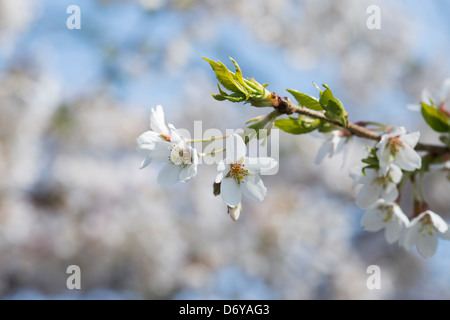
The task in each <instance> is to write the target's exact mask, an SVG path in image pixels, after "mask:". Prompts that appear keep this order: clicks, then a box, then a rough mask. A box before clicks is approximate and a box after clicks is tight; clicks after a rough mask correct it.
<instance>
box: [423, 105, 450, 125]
mask: <svg viewBox="0 0 450 320" xmlns="http://www.w3.org/2000/svg"><path fill="white" fill-rule="evenodd" d="M420 104H421V106H422V108H421V109H422V116H423V118H424V119H425V121H426V123H427V124H428V125H429V126H430V127H431V128H432V129H433V130H434V131H437V132H450V118H449V117H447V115H446V114H445V113H444V112H442V111H441V110H439V109H437V108H435V107H434V106H430V105H428V104H426V103H424V102H421V103H420Z"/></svg>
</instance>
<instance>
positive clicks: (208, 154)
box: [198, 148, 227, 157]
mask: <svg viewBox="0 0 450 320" xmlns="http://www.w3.org/2000/svg"><path fill="white" fill-rule="evenodd" d="M226 150H227V149H226V148H223V149H219V150H214V151H213V152H210V153H199V154H198V156H199V157H206V156H212V155H215V154H217V153H221V152H225V151H226Z"/></svg>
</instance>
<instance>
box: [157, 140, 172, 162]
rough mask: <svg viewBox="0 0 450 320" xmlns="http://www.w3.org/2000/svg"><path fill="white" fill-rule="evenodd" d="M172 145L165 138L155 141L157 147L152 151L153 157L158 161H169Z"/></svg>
mask: <svg viewBox="0 0 450 320" xmlns="http://www.w3.org/2000/svg"><path fill="white" fill-rule="evenodd" d="M171 148H172V145H171V144H170V143H169V142H167V141H164V140H161V141H158V142H157V143H155V148H154V150H153V152H152V158H153V160H155V161H158V162H168V161H169V159H170V150H171Z"/></svg>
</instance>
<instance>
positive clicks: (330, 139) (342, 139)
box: [316, 130, 348, 164]
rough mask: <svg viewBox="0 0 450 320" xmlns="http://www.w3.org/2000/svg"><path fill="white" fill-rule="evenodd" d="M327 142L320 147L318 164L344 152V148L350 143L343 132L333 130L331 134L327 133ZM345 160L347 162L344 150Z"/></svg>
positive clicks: (317, 158)
mask: <svg viewBox="0 0 450 320" xmlns="http://www.w3.org/2000/svg"><path fill="white" fill-rule="evenodd" d="M324 136H325V139H326V140H325V141H324V142H323V144H322V146H321V147H320V149H319V151H318V153H317V157H316V164H320V163H322V161H323V159H324V158H325V156H326V155H327V154H328V157H329V158H331V157H333V156H335V155H336V154H338V153H339V152H341V151H343V150H344V146H345V144H346V143H347V141H348V137H346V136H344V135H343V132H342V131H341V130H333V131H331V132H328V133H325V134H324ZM344 160H345V150H344Z"/></svg>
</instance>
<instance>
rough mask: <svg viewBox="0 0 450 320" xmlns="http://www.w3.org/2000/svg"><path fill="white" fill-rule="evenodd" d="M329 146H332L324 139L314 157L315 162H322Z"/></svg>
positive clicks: (328, 150)
mask: <svg viewBox="0 0 450 320" xmlns="http://www.w3.org/2000/svg"><path fill="white" fill-rule="evenodd" d="M330 147H332V145H330V142H329V141H325V142H324V143H323V144H322V146H321V147H320V149H319V151H318V152H317V157H316V161H315V163H316V164H321V163H322V161H323V159H324V158H325V156H326V155H327V154H328V153H329V152H330Z"/></svg>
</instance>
